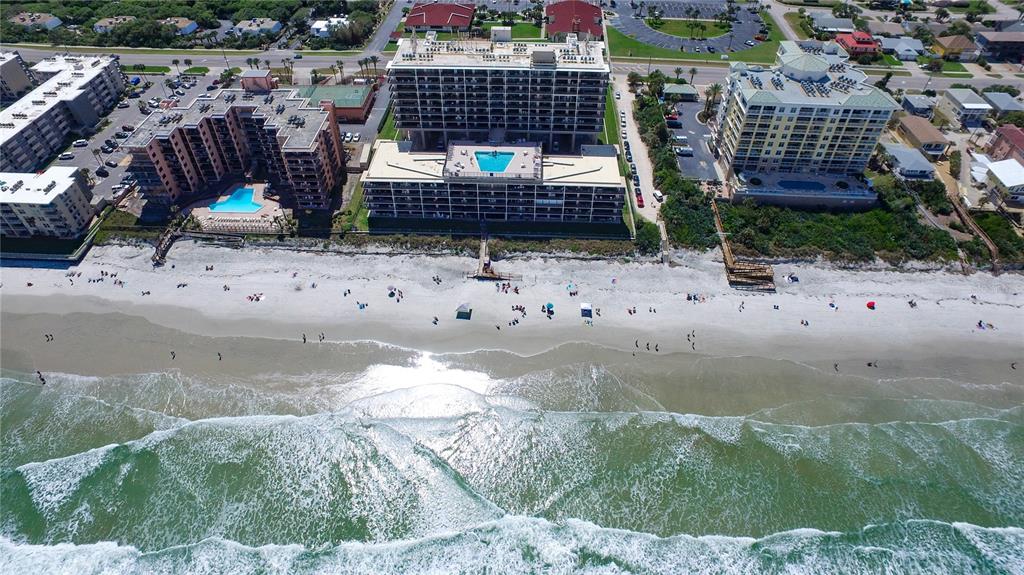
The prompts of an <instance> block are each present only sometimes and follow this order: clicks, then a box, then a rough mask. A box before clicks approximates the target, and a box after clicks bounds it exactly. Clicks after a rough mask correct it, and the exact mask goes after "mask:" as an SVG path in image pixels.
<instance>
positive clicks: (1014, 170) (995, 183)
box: [988, 158, 1024, 203]
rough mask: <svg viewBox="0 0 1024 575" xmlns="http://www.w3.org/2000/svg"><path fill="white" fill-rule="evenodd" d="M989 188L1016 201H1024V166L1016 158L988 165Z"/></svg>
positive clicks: (1009, 199)
mask: <svg viewBox="0 0 1024 575" xmlns="http://www.w3.org/2000/svg"><path fill="white" fill-rule="evenodd" d="M988 184H989V190H991V191H992V192H994V193H995V194H998V195H999V196H1002V197H1004V198H1006V199H1007V200H1008V201H1011V202H1014V203H1020V202H1024V166H1022V165H1021V163H1020V162H1018V161H1017V160H1015V159H1012V158H1011V159H1009V160H1002V161H999V162H992V163H991V164H989V165H988Z"/></svg>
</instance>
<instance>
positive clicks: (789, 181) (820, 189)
mask: <svg viewBox="0 0 1024 575" xmlns="http://www.w3.org/2000/svg"><path fill="white" fill-rule="evenodd" d="M752 181H757V182H759V183H758V184H753V183H752ZM840 182H843V184H840ZM731 183H732V184H733V186H735V187H736V189H737V191H738V192H739V193H747V194H752V195H758V196H779V197H801V198H821V199H826V200H828V199H833V200H836V199H853V200H866V199H874V198H875V197H877V194H876V193H875V192H874V191H872V190H870V189H868V188H866V187H864V186H862V185H861V184H860V183H859V182H858V181H857V180H856V179H853V178H849V177H846V176H829V175H826V174H797V173H790V172H769V173H757V174H751V175H750V177H747V176H746V175H745V174H743V173H736V174H735V175H734V176H733V178H732V180H731Z"/></svg>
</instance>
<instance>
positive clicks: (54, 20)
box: [7, 12, 63, 30]
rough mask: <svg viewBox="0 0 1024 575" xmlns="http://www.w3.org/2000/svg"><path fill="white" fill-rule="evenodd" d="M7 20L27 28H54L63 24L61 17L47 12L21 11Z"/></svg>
mask: <svg viewBox="0 0 1024 575" xmlns="http://www.w3.org/2000/svg"><path fill="white" fill-rule="evenodd" d="M7 21H8V22H10V23H12V24H17V25H19V26H24V27H26V28H42V29H43V30H53V29H54V28H56V27H57V26H60V25H61V24H63V22H61V20H60V18H58V17H56V16H54V15H53V14H49V13H46V12H21V13H18V14H15V15H14V16H11V17H10V18H8V19H7Z"/></svg>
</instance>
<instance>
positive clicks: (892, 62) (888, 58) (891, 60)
mask: <svg viewBox="0 0 1024 575" xmlns="http://www.w3.org/2000/svg"><path fill="white" fill-rule="evenodd" d="M882 63H883V64H885V65H886V66H902V65H903V61H902V60H900V59H899V58H897V57H896V56H893V55H892V54H882Z"/></svg>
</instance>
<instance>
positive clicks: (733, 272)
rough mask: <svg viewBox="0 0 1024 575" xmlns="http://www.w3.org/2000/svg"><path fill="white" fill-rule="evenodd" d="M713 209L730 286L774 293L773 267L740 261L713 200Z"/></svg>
mask: <svg viewBox="0 0 1024 575" xmlns="http://www.w3.org/2000/svg"><path fill="white" fill-rule="evenodd" d="M711 209H712V211H714V213H715V229H716V230H717V231H718V238H719V241H721V243H722V259H724V260H725V277H726V278H727V279H728V280H729V286H730V287H732V288H734V289H740V290H750V291H762V292H774V291H775V270H773V269H772V266H770V265H767V264H759V263H755V262H741V261H738V260H737V259H736V258H735V256H733V253H732V248H731V247H729V240H728V238H727V237H726V236H727V234H726V233H725V228H723V227H722V218H721V216H719V214H718V204H717V203H715V200H714V199H712V200H711Z"/></svg>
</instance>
